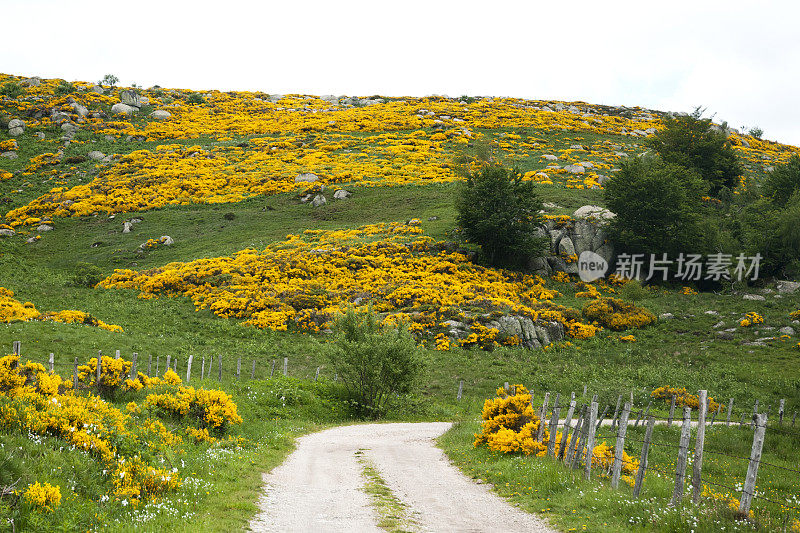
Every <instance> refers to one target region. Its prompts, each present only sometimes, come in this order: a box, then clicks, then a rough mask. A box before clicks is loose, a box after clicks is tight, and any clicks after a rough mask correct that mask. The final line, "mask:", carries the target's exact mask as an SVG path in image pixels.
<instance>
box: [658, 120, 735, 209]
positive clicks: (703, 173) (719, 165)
mask: <svg viewBox="0 0 800 533" xmlns="http://www.w3.org/2000/svg"><path fill="white" fill-rule="evenodd" d="M702 114H703V110H702V109H700V108H699V107H698V108H697V109H695V110H694V112H693V113H692V114H690V115H679V116H675V117H673V118H667V119H665V120H664V121H663V123H664V128H663V129H662V130H660V131H659V132H658V133H656V134H655V135H653V136H652V137H651V138H650V139H649V141H648V142H649V144H650V146H651V147H652V148H653V149H654V150H655V151H656V152H657V153H658V155H660V156H661V158H662V159H663V160H664V162H666V163H671V164H674V165H680V166H682V167H686V168H689V169H692V170H694V171H695V172H697V173H698V174H699V175H700V177H701V178H702V179H703V180H704V181H705V182H706V183H708V189H709V191H710V193H711V195H712V196H718V195H719V193H720V192H721V191H722V190H723V189H728V190H733V189H734V188H735V187H736V185H737V184H738V178H739V176H740V175H741V174H742V172H743V168H742V164H741V162H740V161H739V159H738V158H737V157H736V153H735V152H734V151H733V147H732V146H731V144H730V143H729V142H728V136H727V135H726V134H725V132H724V131H720V130H717V129H715V128H714V125H713V124H712V123H711V119H710V118H702Z"/></svg>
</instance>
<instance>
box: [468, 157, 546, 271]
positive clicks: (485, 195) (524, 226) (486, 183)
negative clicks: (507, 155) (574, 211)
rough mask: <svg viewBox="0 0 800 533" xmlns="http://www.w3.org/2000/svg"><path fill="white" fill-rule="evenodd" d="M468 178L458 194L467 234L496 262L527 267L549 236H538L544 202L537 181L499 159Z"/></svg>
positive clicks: (509, 265) (490, 262)
mask: <svg viewBox="0 0 800 533" xmlns="http://www.w3.org/2000/svg"><path fill="white" fill-rule="evenodd" d="M466 178H467V179H466V183H465V184H464V185H463V186H462V188H461V190H460V193H459V195H458V197H457V198H456V210H457V211H458V215H457V217H456V222H457V223H458V225H459V226H460V227H461V229H462V231H463V235H464V238H465V239H466V240H467V241H468V242H471V243H474V244H477V245H478V246H480V248H481V254H482V255H483V257H484V258H485V259H486V261H487V262H488V263H489V264H491V265H495V266H504V267H524V266H526V265H527V264H528V262H529V261H530V259H531V258H533V257H537V256H540V255H541V254H542V253H543V252H544V246H545V241H546V239H545V238H543V237H539V236H537V232H538V231H539V228H538V224H539V223H540V222H541V215H540V214H539V211H541V210H542V202H541V200H540V199H539V197H538V196H537V195H536V191H535V189H534V185H533V183H532V182H529V181H528V182H526V181H522V176H521V175H520V173H519V172H518V171H517V170H509V169H507V168H505V167H503V166H502V165H500V164H496V163H486V164H482V165H481V167H480V169H479V170H478V171H477V172H471V173H468V174H467V177H466Z"/></svg>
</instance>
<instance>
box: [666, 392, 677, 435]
mask: <svg viewBox="0 0 800 533" xmlns="http://www.w3.org/2000/svg"><path fill="white" fill-rule="evenodd" d="M675 401H676V398H675V395H674V394H673V395H672V403H670V404H669V418H668V419H667V427H668V428H669V427H672V419H673V417H674V416H675Z"/></svg>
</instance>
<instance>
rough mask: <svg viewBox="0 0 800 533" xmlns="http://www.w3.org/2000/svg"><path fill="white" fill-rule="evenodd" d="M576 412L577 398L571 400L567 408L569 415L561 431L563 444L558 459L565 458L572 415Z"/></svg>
mask: <svg viewBox="0 0 800 533" xmlns="http://www.w3.org/2000/svg"><path fill="white" fill-rule="evenodd" d="M574 413H575V399H574V398H573V399H572V400H570V402H569V409H567V417H566V419H565V420H564V429H563V430H562V431H561V446H559V449H558V459H559V460H562V459H564V452H565V451H566V449H567V437H569V431H570V429H571V428H570V426H569V425H570V424H571V423H572V415H573V414H574Z"/></svg>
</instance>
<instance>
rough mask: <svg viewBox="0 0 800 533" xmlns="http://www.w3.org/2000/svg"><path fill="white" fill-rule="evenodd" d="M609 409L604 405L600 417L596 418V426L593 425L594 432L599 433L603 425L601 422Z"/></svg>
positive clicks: (609, 407) (608, 406)
mask: <svg viewBox="0 0 800 533" xmlns="http://www.w3.org/2000/svg"><path fill="white" fill-rule="evenodd" d="M609 409H611V406H610V405H608V404H606V406H605V407H604V408H603V412H602V413H600V416H598V417H597V424H595V426H596V427H595V431H600V426H602V425H603V420H604V419H605V418H606V415H607V414H608V410H609Z"/></svg>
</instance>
